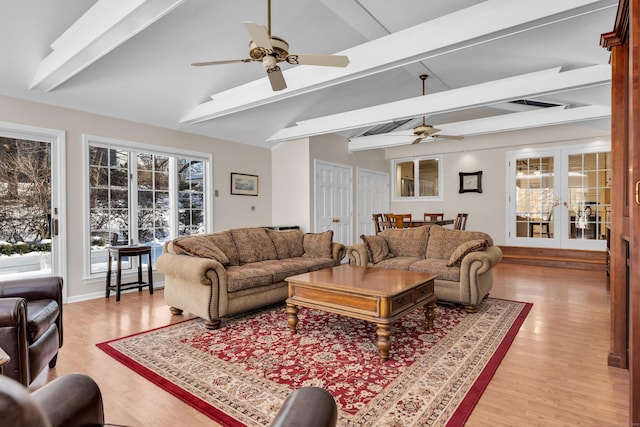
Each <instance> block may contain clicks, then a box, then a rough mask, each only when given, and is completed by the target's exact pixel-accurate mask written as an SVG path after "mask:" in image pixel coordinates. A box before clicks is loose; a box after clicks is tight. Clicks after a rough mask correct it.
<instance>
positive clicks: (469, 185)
mask: <svg viewBox="0 0 640 427" xmlns="http://www.w3.org/2000/svg"><path fill="white" fill-rule="evenodd" d="M459 175H460V189H459V190H458V193H482V171H478V172H459Z"/></svg>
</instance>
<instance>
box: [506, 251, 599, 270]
mask: <svg viewBox="0 0 640 427" xmlns="http://www.w3.org/2000/svg"><path fill="white" fill-rule="evenodd" d="M500 249H502V262H505V263H510V264H524V265H537V266H540V267H559V268H574V269H578V270H594V271H606V270H607V253H606V251H586V250H579V249H556V248H532V247H525V246H500Z"/></svg>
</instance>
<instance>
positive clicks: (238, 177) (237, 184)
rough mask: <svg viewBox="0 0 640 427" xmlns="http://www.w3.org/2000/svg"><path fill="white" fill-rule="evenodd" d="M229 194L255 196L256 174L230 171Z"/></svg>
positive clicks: (256, 193) (256, 187) (256, 192)
mask: <svg viewBox="0 0 640 427" xmlns="http://www.w3.org/2000/svg"><path fill="white" fill-rule="evenodd" d="M231 194H237V195H241V196H257V195H258V175H247V174H244V173H236V172H231Z"/></svg>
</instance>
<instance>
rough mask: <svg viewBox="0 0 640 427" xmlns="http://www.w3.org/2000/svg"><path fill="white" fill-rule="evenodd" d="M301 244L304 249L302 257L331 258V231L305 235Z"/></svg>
mask: <svg viewBox="0 0 640 427" xmlns="http://www.w3.org/2000/svg"><path fill="white" fill-rule="evenodd" d="M302 244H303V247H304V254H303V255H302V256H303V257H307V258H309V257H310V258H332V257H333V230H327V231H324V232H322V233H305V234H304V239H303V241H302Z"/></svg>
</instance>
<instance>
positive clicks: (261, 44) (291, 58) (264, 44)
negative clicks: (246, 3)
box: [191, 0, 349, 91]
mask: <svg viewBox="0 0 640 427" xmlns="http://www.w3.org/2000/svg"><path fill="white" fill-rule="evenodd" d="M267 9H268V26H267V28H265V27H264V25H260V24H256V23H255V22H243V24H244V26H245V28H246V29H247V31H248V32H249V35H250V36H251V42H250V43H249V58H244V59H231V60H226V61H206V62H194V63H193V64H191V65H193V66H195V67H200V66H205V65H220V64H231V63H235V62H251V61H260V62H262V65H263V66H264V68H265V69H266V70H267V76H268V77H269V82H270V83H271V88H272V89H273V90H274V91H277V90H282V89H285V88H286V87H287V84H286V82H285V81H284V76H283V75H282V70H281V69H280V67H279V66H278V63H279V62H285V61H286V62H288V63H289V64H296V65H321V66H327V67H346V66H347V65H348V64H349V58H348V57H346V56H343V55H308V54H290V53H289V44H288V43H287V42H286V41H285V40H284V39H282V38H280V37H276V36H274V35H272V34H271V0H268V3H267Z"/></svg>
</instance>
